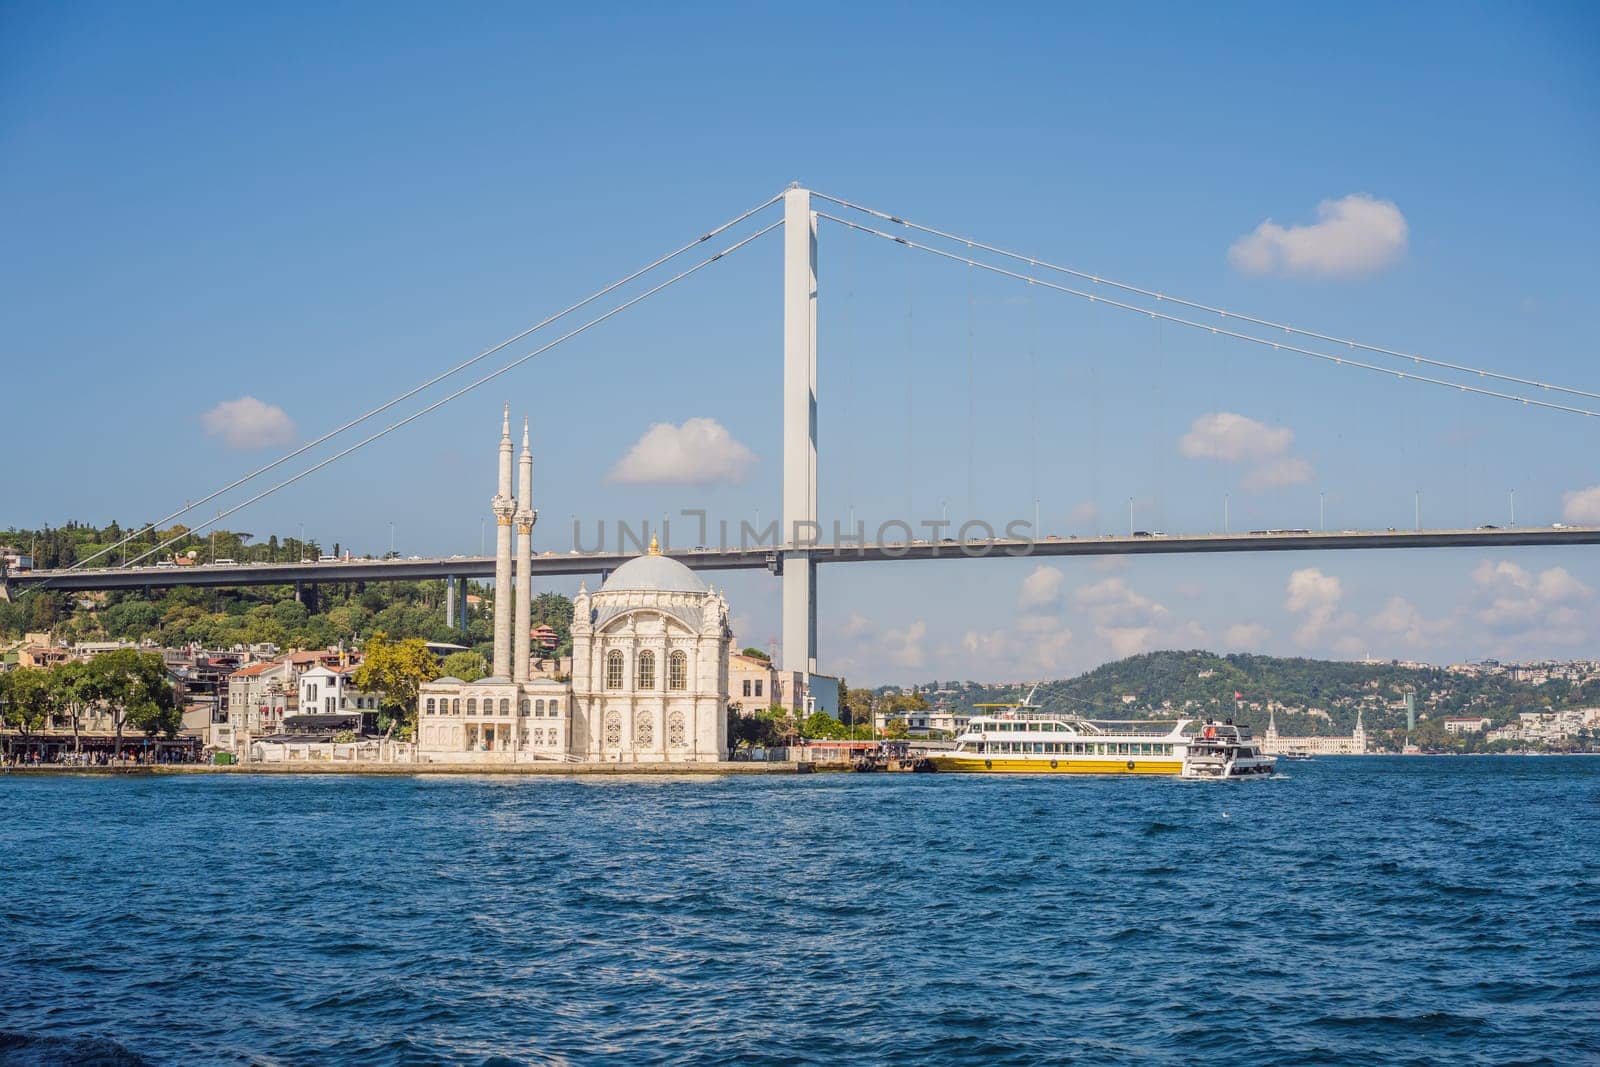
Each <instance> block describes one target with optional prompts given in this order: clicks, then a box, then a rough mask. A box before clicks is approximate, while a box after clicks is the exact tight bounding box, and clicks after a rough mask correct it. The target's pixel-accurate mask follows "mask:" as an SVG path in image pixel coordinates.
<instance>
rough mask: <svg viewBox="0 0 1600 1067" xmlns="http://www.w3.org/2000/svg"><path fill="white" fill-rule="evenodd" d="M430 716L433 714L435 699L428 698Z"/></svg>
mask: <svg viewBox="0 0 1600 1067" xmlns="http://www.w3.org/2000/svg"><path fill="white" fill-rule="evenodd" d="M428 714H429V715H432V714H433V698H432V697H429V698H428Z"/></svg>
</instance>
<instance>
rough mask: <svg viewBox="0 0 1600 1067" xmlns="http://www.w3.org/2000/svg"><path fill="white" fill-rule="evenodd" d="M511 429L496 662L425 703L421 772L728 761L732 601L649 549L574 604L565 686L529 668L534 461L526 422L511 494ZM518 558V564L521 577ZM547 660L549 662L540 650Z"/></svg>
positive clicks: (435, 687)
mask: <svg viewBox="0 0 1600 1067" xmlns="http://www.w3.org/2000/svg"><path fill="white" fill-rule="evenodd" d="M511 456H512V444H511V421H510V411H509V409H508V410H507V412H506V415H505V418H504V421H503V422H502V424H501V438H500V466H499V491H498V492H497V493H496V494H495V496H494V498H493V500H492V501H491V504H490V506H491V509H492V510H493V511H494V515H495V522H496V526H497V529H498V534H499V535H498V537H497V538H496V544H495V549H496V556H495V590H496V594H497V595H496V596H495V598H494V613H495V617H494V635H495V641H494V663H493V666H492V673H491V674H490V676H489V677H487V678H482V679H479V680H477V681H473V682H466V681H462V680H461V679H459V678H440V679H437V680H435V681H432V682H429V683H427V684H425V685H423V686H422V687H421V689H420V691H419V692H418V695H417V746H418V748H417V751H418V758H419V760H421V761H423V762H435V763H445V762H465V763H503V762H523V761H535V760H560V761H567V762H617V763H693V762H708V761H720V760H723V759H726V758H727V749H728V741H727V711H726V709H727V706H728V695H729V694H728V662H729V656H730V653H731V649H732V645H733V632H732V630H731V629H730V628H729V626H728V602H727V600H726V599H725V598H724V597H723V596H722V594H721V593H718V592H717V591H716V590H715V589H713V588H711V587H710V586H709V585H707V584H706V583H705V582H704V581H703V580H702V579H701V578H700V577H699V576H698V575H696V574H695V573H694V572H693V571H692V570H690V569H689V568H688V567H686V566H684V565H683V564H682V563H679V562H678V561H676V560H673V559H669V558H668V557H666V556H663V555H661V552H660V547H659V545H658V544H657V543H656V542H655V541H654V540H652V541H651V543H650V549H649V551H648V552H647V553H646V554H645V555H642V556H638V557H636V558H634V559H631V560H629V561H628V562H626V563H624V564H623V565H622V566H620V567H618V568H617V569H616V570H615V571H613V572H611V574H610V575H608V576H607V577H606V578H605V580H604V581H603V582H602V583H601V585H600V588H599V589H597V590H595V591H594V592H592V593H591V592H590V591H589V589H588V586H587V584H585V585H583V586H581V587H580V588H579V590H578V595H577V596H576V597H575V598H574V600H573V621H572V630H571V632H572V660H571V675H570V679H568V680H565V681H563V680H560V678H559V676H557V675H554V674H546V673H542V672H541V673H537V674H536V673H535V672H534V670H533V669H532V657H533V654H534V649H533V642H532V625H531V618H530V604H531V601H532V569H531V568H532V535H533V526H534V524H535V522H536V521H537V517H538V516H537V512H535V511H534V510H533V508H532V506H531V503H532V496H533V455H532V452H531V450H530V449H529V445H528V429H527V424H526V422H524V424H523V431H522V454H521V457H520V459H519V467H520V472H519V478H518V487H517V488H518V493H517V495H516V496H513V495H512V480H511ZM513 555H515V566H513ZM540 656H541V658H543V656H544V651H543V650H540Z"/></svg>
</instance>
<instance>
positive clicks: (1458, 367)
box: [811, 190, 1600, 400]
mask: <svg viewBox="0 0 1600 1067" xmlns="http://www.w3.org/2000/svg"><path fill="white" fill-rule="evenodd" d="M811 195H812V196H814V197H816V198H817V199H818V200H826V201H828V202H829V203H831V204H837V205H839V206H840V207H842V208H845V209H847V210H849V211H859V212H861V213H862V214H863V215H870V216H872V217H873V218H876V219H882V220H884V221H885V222H892V223H894V224H895V225H897V226H904V227H906V228H907V229H909V230H917V231H919V232H921V233H925V234H928V235H930V236H932V237H938V238H941V239H943V240H946V241H954V242H956V243H959V244H963V245H966V246H967V247H968V248H976V249H978V250H980V251H983V252H990V253H992V254H994V255H997V256H1004V257H1005V258H1007V259H1011V260H1015V261H1017V262H1019V263H1026V264H1028V265H1029V266H1030V267H1043V268H1045V269H1046V270H1053V271H1055V272H1057V273H1059V274H1066V275H1069V276H1071V277H1073V278H1080V279H1082V280H1083V281H1087V282H1093V283H1094V284H1095V285H1105V286H1109V287H1111V288H1113V289H1120V290H1122V291H1123V292H1125V293H1134V294H1136V295H1138V296H1144V297H1149V298H1151V299H1153V300H1157V301H1165V302H1167V303H1171V304H1177V305H1179V306H1181V307H1186V308H1191V309H1193V310H1195V311H1204V312H1207V313H1209V314H1212V315H1217V316H1220V317H1221V318H1224V319H1237V320H1238V321H1240V322H1247V323H1249V324H1250V325H1252V326H1262V327H1265V328H1267V329H1272V330H1282V331H1283V332H1284V333H1286V334H1293V335H1297V336H1300V337H1306V338H1310V339H1311V340H1314V341H1326V342H1328V343H1330V344H1338V345H1344V346H1345V347H1346V348H1352V349H1359V350H1361V351H1363V352H1372V353H1374V354H1376V355H1381V356H1391V357H1393V358H1395V359H1409V360H1410V361H1411V362H1413V363H1417V364H1424V365H1426V366H1430V367H1438V368H1440V369H1441V370H1453V371H1459V372H1460V373H1462V374H1476V375H1477V376H1478V377H1480V378H1494V379H1496V380H1498V381H1502V382H1511V383H1512V384H1514V385H1527V386H1532V387H1533V388H1536V389H1543V390H1546V391H1548V392H1555V393H1567V394H1569V395H1571V396H1582V397H1587V398H1589V399H1590V400H1600V393H1597V392H1590V391H1589V390H1586V389H1574V388H1571V387H1569V386H1564V385H1555V384H1553V383H1551V382H1541V381H1537V380H1535V379H1532V378H1519V377H1517V376H1516V375H1514V374H1502V373H1500V372H1498V371H1492V370H1485V369H1483V368H1481V367H1468V366H1464V365H1462V364H1460V363H1450V362H1447V361H1445V360H1442V359H1429V358H1428V357H1427V356H1420V355H1418V354H1416V353H1415V352H1400V351H1397V350H1395V349H1393V348H1384V347H1383V346H1382V345H1371V344H1365V343H1363V342H1361V341H1357V340H1354V339H1352V338H1348V337H1334V336H1332V335H1331V334H1325V333H1318V332H1317V331H1315V330H1305V329H1301V328H1300V327H1298V326H1290V325H1288V324H1286V323H1282V322H1274V321H1272V320H1271V319H1262V318H1257V317H1256V316H1254V315H1242V314H1240V313H1238V312H1234V311H1228V310H1227V309H1226V308H1219V307H1213V306H1211V305H1210V304H1203V303H1200V302H1199V301H1196V300H1186V299H1184V298H1183V297H1179V296H1173V295H1172V294H1170V293H1163V292H1160V291H1159V290H1155V289H1143V288H1140V287H1139V286H1137V285H1129V284H1127V283H1126V282H1119V281H1115V280H1114V279H1111V278H1106V277H1102V276H1101V275H1099V274H1091V273H1089V272H1088V271H1082V270H1077V269H1075V268H1073V267H1064V266H1061V265H1060V264H1058V263H1051V262H1050V261H1049V260H1044V259H1039V258H1038V257H1037V256H1025V255H1023V254H1022V253H1020V252H1013V251H1011V250H1009V249H1005V248H999V247H997V246H995V245H991V244H985V243H984V242H982V241H975V240H973V239H972V238H969V237H962V236H961V235H959V234H954V233H947V232H946V231H944V230H939V229H935V228H934V227H932V226H923V225H921V224H920V223H916V222H912V221H910V220H909V219H904V218H901V217H900V216H898V215H890V214H888V213H887V212H883V211H878V210H876V209H874V208H870V207H866V206H864V205H861V204H855V203H851V202H850V201H848V200H841V199H839V198H838V197H834V196H828V195H827V194H826V193H819V192H816V191H815V190H813V191H812V194H811ZM834 221H836V222H838V221H843V220H839V219H835V220H834ZM1101 299H1104V298H1103V297H1102V298H1101Z"/></svg>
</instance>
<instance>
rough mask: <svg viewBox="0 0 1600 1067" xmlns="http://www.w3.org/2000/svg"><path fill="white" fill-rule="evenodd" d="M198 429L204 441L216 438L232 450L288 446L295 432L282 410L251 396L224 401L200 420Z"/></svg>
mask: <svg viewBox="0 0 1600 1067" xmlns="http://www.w3.org/2000/svg"><path fill="white" fill-rule="evenodd" d="M200 426H201V428H202V429H203V430H205V432H206V436H207V437H220V438H222V443H223V444H224V445H226V446H228V447H229V448H236V449H252V448H271V447H274V446H278V445H287V444H291V443H292V442H293V441H294V439H295V434H296V432H297V431H296V430H295V426H294V420H293V419H291V418H289V416H288V415H287V414H286V413H285V412H284V410H283V409H282V408H280V407H278V405H276V404H267V403H263V402H262V401H260V400H257V399H256V398H255V397H253V396H241V397H240V398H239V399H238V400H224V401H223V402H222V403H220V404H218V405H217V406H216V407H214V408H212V409H211V410H210V411H208V412H206V413H205V414H204V415H201V416H200Z"/></svg>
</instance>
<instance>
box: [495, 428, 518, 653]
mask: <svg viewBox="0 0 1600 1067" xmlns="http://www.w3.org/2000/svg"><path fill="white" fill-rule="evenodd" d="M490 507H492V508H493V509H494V523H495V540H494V676H495V677H496V678H510V677H511V519H512V517H513V516H514V515H515V514H516V510H517V502H516V501H515V500H513V499H512V497H511V405H510V404H507V405H506V411H505V417H504V419H503V420H502V421H501V423H500V483H499V491H498V492H496V493H495V495H494V500H492V501H491V502H490Z"/></svg>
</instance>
